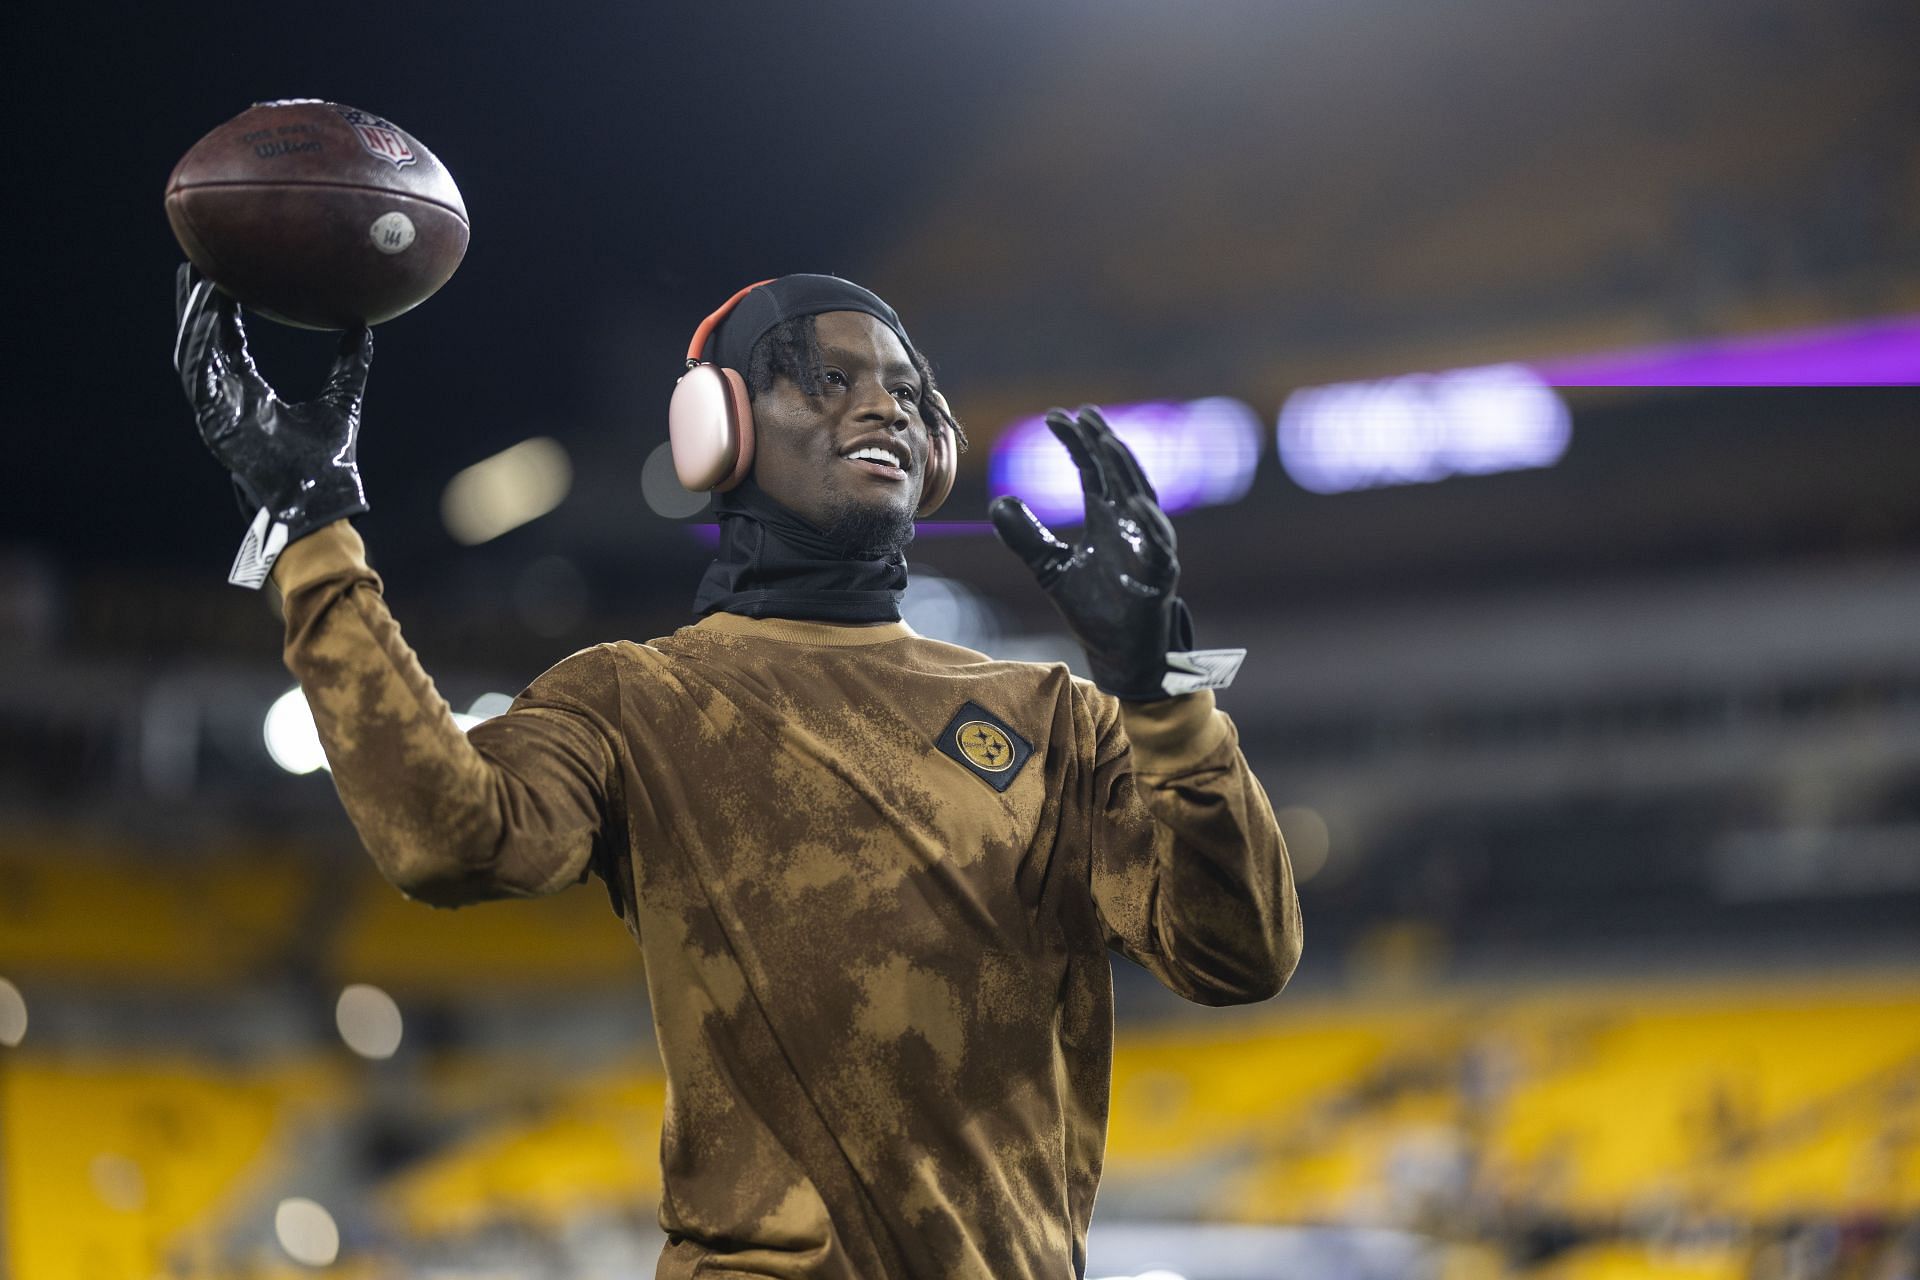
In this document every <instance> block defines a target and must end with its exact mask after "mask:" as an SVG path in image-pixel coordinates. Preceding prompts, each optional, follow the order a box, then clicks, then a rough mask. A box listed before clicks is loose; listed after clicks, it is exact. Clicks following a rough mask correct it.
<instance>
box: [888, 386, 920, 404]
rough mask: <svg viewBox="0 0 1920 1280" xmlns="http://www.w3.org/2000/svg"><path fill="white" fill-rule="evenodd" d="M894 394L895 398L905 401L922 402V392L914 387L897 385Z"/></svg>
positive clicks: (910, 402) (909, 402)
mask: <svg viewBox="0 0 1920 1280" xmlns="http://www.w3.org/2000/svg"><path fill="white" fill-rule="evenodd" d="M893 394H894V398H895V399H897V400H902V401H905V402H906V403H907V404H919V403H920V392H919V391H918V390H917V389H915V388H913V387H895V388H894V389H893Z"/></svg>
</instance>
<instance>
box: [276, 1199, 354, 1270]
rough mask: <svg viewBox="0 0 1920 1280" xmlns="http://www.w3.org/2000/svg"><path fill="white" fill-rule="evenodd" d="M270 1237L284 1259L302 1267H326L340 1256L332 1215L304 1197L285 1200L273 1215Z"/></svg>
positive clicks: (337, 1230)
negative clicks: (274, 1241)
mask: <svg viewBox="0 0 1920 1280" xmlns="http://www.w3.org/2000/svg"><path fill="white" fill-rule="evenodd" d="M273 1234H274V1236H275V1237H277V1238H278V1239H279V1241H280V1247H281V1248H282V1249H285V1250H286V1251H287V1256H288V1257H289V1258H292V1259H293V1260H294V1261H295V1262H298V1263H299V1264H301V1265H302V1266H306V1267H330V1266H332V1265H333V1261H334V1259H335V1258H338V1257H339V1256H340V1228H339V1227H338V1226H336V1225H335V1224H334V1221H333V1215H332V1214H330V1213H328V1212H327V1211H326V1209H324V1208H323V1207H321V1206H320V1205H319V1204H317V1203H316V1202H314V1201H312V1200H309V1199H307V1198H306V1197H305V1196H289V1197H287V1198H286V1199H285V1200H282V1201H281V1202H280V1204H279V1207H278V1208H276V1209H275V1210H274V1211H273Z"/></svg>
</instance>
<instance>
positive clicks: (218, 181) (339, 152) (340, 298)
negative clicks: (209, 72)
mask: <svg viewBox="0 0 1920 1280" xmlns="http://www.w3.org/2000/svg"><path fill="white" fill-rule="evenodd" d="M166 203H167V221H168V222H170V223H172V224H173V234H174V237H175V238H176V239H177V240H179V241H180V247H181V248H182V249H184V250H185V251H186V254H187V257H188V258H189V259H190V260H191V261H192V262H193V265H194V266H196V267H198V268H199V269H200V270H201V272H202V273H204V274H205V275H206V276H208V277H209V278H211V279H212V280H213V282H214V283H215V284H217V285H219V286H220V287H221V288H222V289H224V290H226V291H227V292H228V293H230V294H232V295H233V296H234V297H235V298H237V299H239V300H240V302H241V303H242V304H243V305H245V306H247V307H248V308H250V309H252V310H255V311H259V312H261V313H263V314H265V315H268V316H271V317H272V318H273V319H275V320H282V321H285V322H286V323H288V324H295V325H301V326H304V327H307V328H313V329H344V328H347V327H348V326H350V325H353V324H357V323H365V324H379V323H380V322H381V321H383V320H391V319H393V318H394V317H395V316H397V315H399V314H400V313H401V312H403V311H406V310H409V309H410V308H413V307H416V306H419V305H420V304H421V303H422V302H424V301H426V300H427V299H428V298H430V297H432V296H433V294H434V292H435V291H436V290H438V289H439V288H440V286H441V285H443V284H445V283H446V282H447V281H448V279H449V278H451V277H452V275H453V272H454V268H456V267H458V266H459V265H460V259H461V258H462V257H463V256H464V255H465V254H466V251H467V235H468V227H467V206H466V202H465V201H463V200H461V198H460V189H459V188H458V187H456V186H454V185H453V175H452V174H450V173H448V172H447V169H446V166H445V165H443V164H441V163H440V162H439V161H438V160H436V159H435V158H434V155H433V153H432V152H431V151H428V150H427V149H426V148H425V147H424V146H422V145H421V144H420V141H419V139H417V138H415V137H414V136H413V135H412V134H410V133H408V132H407V131H406V130H404V129H401V128H399V127H398V126H397V125H395V124H393V123H392V122H391V121H388V120H383V119H381V118H380V117H379V116H376V115H374V114H372V113H371V112H367V111H359V110H356V109H355V108H353V107H347V106H342V105H341V104H339V103H337V102H322V101H319V100H317V99H311V98H299V99H293V100H290V101H286V102H262V103H258V104H256V105H254V106H252V107H249V108H248V109H247V110H245V111H243V112H241V113H240V114H239V115H237V116H235V117H234V118H233V119H231V120H229V121H227V122H226V123H225V124H223V125H221V126H220V127H219V128H217V129H215V130H214V131H213V132H212V133H209V134H208V135H207V136H206V137H204V138H202V139H200V141H198V142H196V143H195V144H194V145H193V149H192V150H191V151H189V152H187V154H186V155H184V156H182V157H181V158H180V163H179V164H177V165H175V166H174V168H173V176H172V177H170V178H168V179H167V201H166Z"/></svg>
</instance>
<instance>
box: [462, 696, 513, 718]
mask: <svg viewBox="0 0 1920 1280" xmlns="http://www.w3.org/2000/svg"><path fill="white" fill-rule="evenodd" d="M512 707H513V695H512V694H510V693H483V694H481V695H480V696H479V697H477V698H475V699H474V700H473V705H472V706H470V707H468V708H467V714H468V715H470V716H472V717H473V718H474V720H475V722H476V723H477V722H478V721H481V720H491V719H493V718H494V717H495V716H498V715H505V714H506V713H507V712H508V711H509V710H511V709H512Z"/></svg>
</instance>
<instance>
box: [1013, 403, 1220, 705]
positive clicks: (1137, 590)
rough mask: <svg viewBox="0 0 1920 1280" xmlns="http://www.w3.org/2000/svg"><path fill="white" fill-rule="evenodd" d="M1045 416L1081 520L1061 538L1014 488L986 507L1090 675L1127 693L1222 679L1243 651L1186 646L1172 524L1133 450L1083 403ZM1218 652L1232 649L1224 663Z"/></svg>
mask: <svg viewBox="0 0 1920 1280" xmlns="http://www.w3.org/2000/svg"><path fill="white" fill-rule="evenodd" d="M1047 426H1048V427H1049V428H1050V429H1051V430H1052V431H1053V434H1054V436H1055V438H1057V439H1058V440H1059V441H1060V443H1061V444H1063V445H1065V446H1066V449H1067V453H1068V455H1069V456H1071V457H1072V458H1073V463H1074V466H1075V467H1077V468H1079V471H1080V487H1081V489H1082V491H1083V492H1084V494H1085V497H1086V513H1087V514H1086V523H1085V524H1084V525H1083V526H1082V527H1081V529H1080V530H1079V531H1078V532H1077V533H1075V535H1074V540H1073V542H1071V543H1068V542H1065V541H1063V540H1062V539H1060V538H1059V537H1058V536H1057V535H1055V534H1054V532H1053V531H1052V530H1051V529H1049V528H1047V526H1046V525H1044V524H1042V523H1041V522H1040V519H1039V517H1037V516H1035V515H1034V514H1033V512H1032V511H1030V510H1028V508H1027V504H1026V503H1024V502H1022V501H1021V500H1020V499H1019V498H1016V497H1011V496H1009V497H1002V498H999V499H996V500H995V501H994V503H993V506H992V508H991V511H990V514H991V515H992V517H993V527H994V530H995V531H996V532H997V533H998V534H999V535H1000V540H1001V541H1002V542H1004V543H1006V544H1007V546H1009V547H1011V548H1012V549H1013V551H1014V553H1015V554H1016V555H1018V556H1019V557H1020V558H1021V559H1022V560H1024V561H1026V564H1027V567H1028V568H1029V569H1031V570H1032V571H1033V575H1034V577H1035V578H1036V579H1037V580H1038V581H1039V583H1040V588H1041V590H1043V591H1045V592H1046V593H1047V595H1048V596H1049V597H1051V598H1052V600H1053V603H1054V606H1055V607H1056V608H1058V609H1059V610H1060V615H1061V617H1062V618H1064V619H1065V620H1066V624H1067V627H1068V629H1069V630H1071V631H1072V632H1073V634H1074V637H1075V638H1076V639H1077V640H1079V641H1080V643H1081V645H1082V646H1083V647H1084V648H1085V649H1086V652H1087V665H1088V666H1089V667H1090V668H1091V670H1092V672H1093V681H1094V683H1095V684H1097V685H1099V686H1100V688H1102V689H1104V690H1106V691H1107V692H1108V693H1111V694H1113V695H1114V696H1115V697H1118V698H1124V699H1126V700H1128V701H1134V702H1146V701H1152V700H1154V699H1157V698H1165V697H1169V696H1171V695H1173V694H1175V693H1185V692H1190V691H1192V690H1195V689H1202V688H1209V687H1217V686H1220V685H1224V684H1226V683H1227V682H1228V681H1230V680H1231V679H1232V678H1233V672H1234V671H1236V670H1238V668H1239V657H1240V655H1242V654H1243V653H1244V651H1242V650H1212V651H1207V652H1205V653H1194V652H1193V651H1192V648H1193V623H1192V620H1191V618H1190V617H1189V616H1188V613H1187V609H1186V606H1185V605H1184V604H1183V603H1182V602H1181V600H1180V598H1179V596H1178V595H1177V594H1175V592H1176V589H1177V588H1178V586H1179V584H1180V560H1179V557H1178V556H1177V555H1176V554H1175V542H1174V536H1173V524H1172V522H1171V521H1169V520H1168V519H1167V516H1166V513H1165V512H1164V511H1162V510H1161V509H1160V500H1159V496H1158V495H1157V494H1155V493H1154V491H1153V485H1152V484H1150V483H1149V482H1148V480H1147V477H1146V473H1145V472H1143V471H1142V470H1141V469H1140V463H1139V461H1138V460H1137V459H1135V458H1134V456H1133V451H1132V450H1130V449H1128V448H1127V446H1126V445H1125V444H1124V443H1123V442H1122V441H1121V440H1120V438H1119V437H1118V436H1116V435H1115V434H1114V433H1113V428H1112V427H1110V426H1108V425H1107V420H1106V419H1105V418H1104V417H1102V416H1101V414H1100V411H1099V410H1098V409H1096V408H1094V407H1093V406H1091V405H1087V406H1083V407H1082V408H1081V410H1080V411H1079V412H1078V413H1077V414H1069V413H1067V412H1066V411H1065V410H1064V409H1055V410H1053V411H1052V412H1051V413H1049V414H1047ZM1220 655H1233V656H1232V658H1231V665H1230V667H1228V668H1227V669H1225V670H1220V669H1218V668H1219V666H1220V664H1221V663H1223V662H1225V661H1226V659H1225V658H1224V657H1221V656H1220ZM1196 660H1199V665H1198V666H1196ZM1209 662H1211V663H1212V664H1213V665H1211V666H1208V665H1207V664H1208V663H1209ZM1201 668H1205V669H1201Z"/></svg>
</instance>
